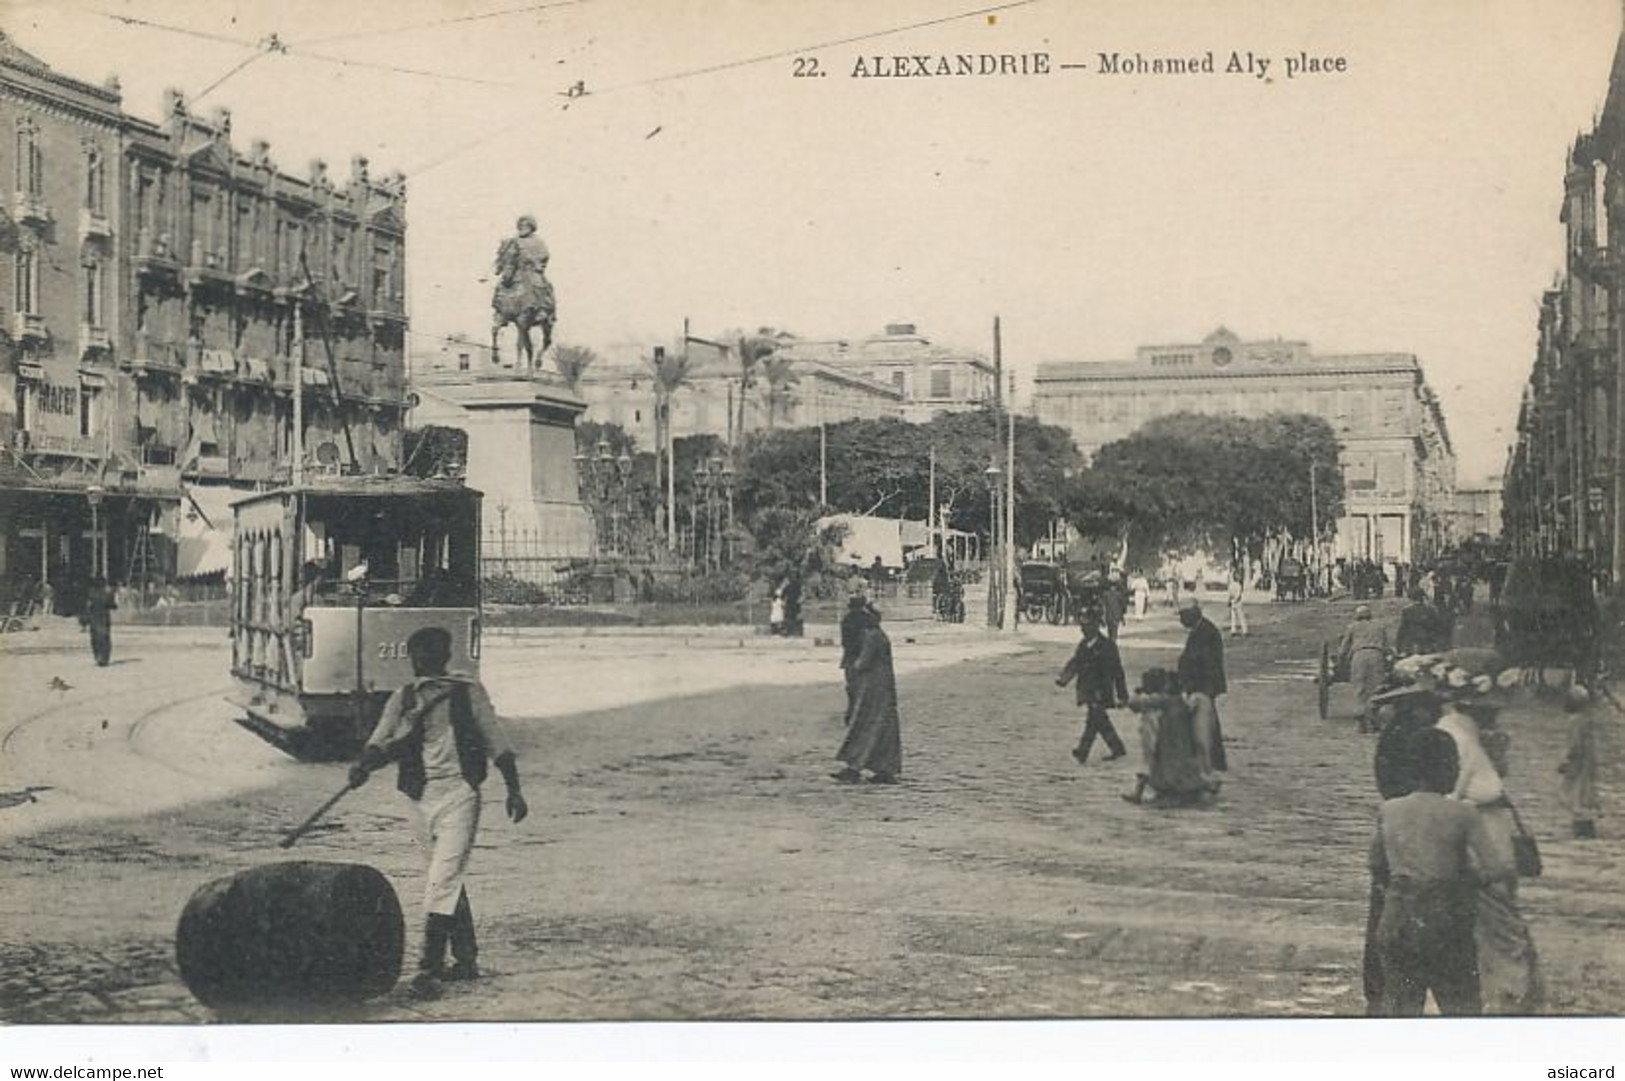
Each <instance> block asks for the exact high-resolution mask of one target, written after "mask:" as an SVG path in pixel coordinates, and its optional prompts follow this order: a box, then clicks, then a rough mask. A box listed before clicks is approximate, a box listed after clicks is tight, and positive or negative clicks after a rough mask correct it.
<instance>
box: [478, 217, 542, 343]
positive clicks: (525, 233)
mask: <svg viewBox="0 0 1625 1081" xmlns="http://www.w3.org/2000/svg"><path fill="white" fill-rule="evenodd" d="M518 231H519V235H518V236H511V237H509V238H508V239H506V240H504V241H503V242H502V246H501V247H500V248H498V249H497V260H496V273H497V287H496V289H495V291H494V292H493V293H492V295H491V358H492V359H493V360H497V361H500V358H501V356H502V354H501V352H500V351H499V349H498V345H497V339H498V336H499V335H500V334H501V332H502V328H503V327H505V326H507V325H508V324H509V323H512V324H513V326H514V330H515V332H516V333H517V335H518V345H517V349H516V354H517V355H516V358H515V359H516V361H518V360H522V361H523V362H524V367H525V368H527V369H534V368H536V367H537V366H538V365H539V362H540V358H541V357H542V356H545V355H546V353H547V350H548V348H549V347H550V346H551V345H552V344H553V323H554V321H555V320H556V319H557V315H558V307H557V303H556V302H555V300H554V296H553V285H552V283H551V282H549V281H548V280H547V260H548V251H547V245H546V244H544V243H542V238H541V237H539V236H537V235H536V219H535V218H533V217H531V216H530V215H529V214H526V215H525V216H523V217H521V218H520V219H519V223H518ZM535 326H539V327H541V328H542V348H541V352H540V353H537V352H535V350H534V348H533V347H532V345H531V340H530V328H531V327H535Z"/></svg>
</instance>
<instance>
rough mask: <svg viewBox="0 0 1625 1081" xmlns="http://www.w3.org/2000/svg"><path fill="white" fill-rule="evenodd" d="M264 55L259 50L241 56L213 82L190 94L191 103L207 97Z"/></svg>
mask: <svg viewBox="0 0 1625 1081" xmlns="http://www.w3.org/2000/svg"><path fill="white" fill-rule="evenodd" d="M264 55H265V52H264V51H259V52H252V53H249V54H248V55H247V56H245V57H243V58H242V59H241V60H239V61H238V62H237V63H235V64H233V65H232V66H231V68H230V69H228V70H227V71H226V73H225V74H224V75H222V76H220V78H218V79H216V80H215V81H214V82H212V83H210V84H209V85H208V86H206V87H204V88H203V89H202V90H200V91H198V92H197V93H196V94H193V95H192V104H194V105H195V104H197V103H198V102H200V101H202V100H203V99H204V98H206V97H208V96H209V94H210V93H211V92H212V91H214V90H215V89H216V88H217V87H219V86H220V84H221V83H224V82H225V81H226V80H227V79H229V78H231V77H232V76H233V75H235V74H237V73H238V72H239V71H242V70H243V69H244V68H246V67H247V66H248V65H250V64H252V63H253V62H254V61H256V60H258V59H259V58H260V57H262V56H264Z"/></svg>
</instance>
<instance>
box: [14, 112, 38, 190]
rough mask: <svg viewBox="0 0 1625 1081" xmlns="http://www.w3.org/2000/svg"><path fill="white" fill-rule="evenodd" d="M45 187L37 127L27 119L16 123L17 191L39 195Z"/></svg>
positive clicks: (24, 118)
mask: <svg viewBox="0 0 1625 1081" xmlns="http://www.w3.org/2000/svg"><path fill="white" fill-rule="evenodd" d="M44 187H45V163H44V161H43V160H42V159H41V157H40V149H39V127H38V126H37V125H36V124H35V123H34V121H33V120H32V119H30V118H29V117H26V116H25V117H23V118H22V119H21V120H18V121H17V190H18V191H20V192H24V193H26V194H28V195H39V194H40V193H41V192H42V191H43V190H44Z"/></svg>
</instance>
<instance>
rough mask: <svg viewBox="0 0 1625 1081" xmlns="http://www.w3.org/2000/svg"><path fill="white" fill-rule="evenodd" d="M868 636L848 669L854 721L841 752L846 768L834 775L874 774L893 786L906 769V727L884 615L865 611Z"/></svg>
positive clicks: (845, 779) (850, 780)
mask: <svg viewBox="0 0 1625 1081" xmlns="http://www.w3.org/2000/svg"><path fill="white" fill-rule="evenodd" d="M864 611H865V617H866V618H865V625H864V630H863V638H862V642H861V645H860V646H859V648H858V655H857V657H856V658H855V659H854V660H853V662H852V664H851V666H850V667H849V669H848V671H849V672H850V673H851V679H852V719H851V722H850V725H849V727H848V729H847V733H846V740H845V741H844V742H843V743H842V744H841V749H840V750H839V751H837V752H836V753H835V757H836V759H837V760H838V761H839V762H840V763H841V767H842V768H841V769H840V770H839V771H838V772H836V773H833V774H831V776H832V777H834V778H835V779H836V780H837V781H840V782H842V783H843V784H855V783H857V782H858V781H860V780H862V779H863V772H864V771H865V770H867V771H868V772H869V783H870V784H892V783H894V782H895V781H896V780H897V777H898V775H899V774H900V773H902V772H903V739H902V729H901V725H900V723H899V720H898V715H897V676H896V673H895V672H893V670H892V660H891V639H889V638H887V637H886V632H885V631H882V630H881V629H880V613H879V612H878V611H875V610H874V609H872V608H866V609H865V610H864Z"/></svg>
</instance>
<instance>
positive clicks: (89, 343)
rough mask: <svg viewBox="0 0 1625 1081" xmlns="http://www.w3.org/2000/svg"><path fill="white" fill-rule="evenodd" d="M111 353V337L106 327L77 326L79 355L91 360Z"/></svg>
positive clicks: (87, 324)
mask: <svg viewBox="0 0 1625 1081" xmlns="http://www.w3.org/2000/svg"><path fill="white" fill-rule="evenodd" d="M112 351H113V336H112V335H111V334H109V333H108V332H107V328H106V327H97V326H92V325H90V324H89V323H80V324H79V355H80V357H85V358H93V357H96V356H100V355H102V354H105V353H110V352H112Z"/></svg>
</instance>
